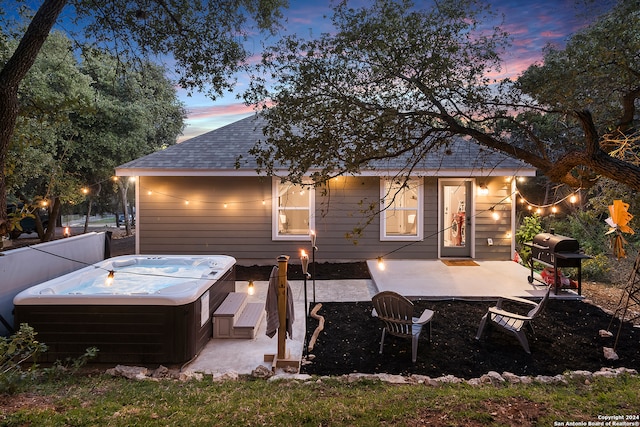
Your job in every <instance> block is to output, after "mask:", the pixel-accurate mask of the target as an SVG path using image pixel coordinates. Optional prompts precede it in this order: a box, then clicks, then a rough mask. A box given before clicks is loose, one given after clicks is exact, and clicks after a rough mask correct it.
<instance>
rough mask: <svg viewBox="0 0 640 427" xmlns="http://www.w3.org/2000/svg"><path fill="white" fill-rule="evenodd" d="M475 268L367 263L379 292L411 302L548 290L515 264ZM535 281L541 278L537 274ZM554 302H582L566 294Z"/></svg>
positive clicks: (495, 263) (414, 262) (530, 295)
mask: <svg viewBox="0 0 640 427" xmlns="http://www.w3.org/2000/svg"><path fill="white" fill-rule="evenodd" d="M474 261H475V264H476V265H474V266H467V265H455V266H449V265H446V264H445V263H443V262H442V261H441V260H426V261H417V260H388V261H387V260H385V261H384V265H385V269H384V270H381V269H379V268H378V262H377V261H376V260H369V261H367V265H368V267H369V271H370V273H371V277H372V279H373V282H374V284H375V286H376V288H377V289H378V291H380V292H382V291H395V292H398V293H399V294H402V295H404V296H406V297H407V298H410V299H496V298H497V297H499V296H501V295H508V296H517V297H521V298H541V297H542V296H543V295H544V293H545V291H546V287H545V285H543V284H542V283H540V282H538V281H534V283H533V284H531V283H529V281H528V279H527V278H528V277H529V275H530V270H529V269H528V268H526V267H524V266H523V265H521V264H518V263H516V262H513V261H478V260H474ZM534 276H535V277H537V278H539V276H538V275H537V274H534ZM552 297H553V298H565V299H575V298H580V297H579V295H578V294H577V292H575V291H572V290H563V291H561V292H559V293H558V295H555V294H553V296H552Z"/></svg>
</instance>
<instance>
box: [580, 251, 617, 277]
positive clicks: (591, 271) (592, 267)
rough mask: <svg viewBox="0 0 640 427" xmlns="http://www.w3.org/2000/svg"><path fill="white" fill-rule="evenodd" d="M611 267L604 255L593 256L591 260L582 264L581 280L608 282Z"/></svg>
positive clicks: (586, 260)
mask: <svg viewBox="0 0 640 427" xmlns="http://www.w3.org/2000/svg"><path fill="white" fill-rule="evenodd" d="M610 271H611V265H610V264H609V257H608V256H606V255H604V254H597V255H594V256H593V258H591V259H585V260H584V261H583V262H582V278H583V279H589V280H594V281H609V280H610V278H609V272H610Z"/></svg>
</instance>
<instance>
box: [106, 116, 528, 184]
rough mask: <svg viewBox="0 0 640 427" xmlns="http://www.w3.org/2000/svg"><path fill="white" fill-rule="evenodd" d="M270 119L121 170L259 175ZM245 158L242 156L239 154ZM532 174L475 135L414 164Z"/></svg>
mask: <svg viewBox="0 0 640 427" xmlns="http://www.w3.org/2000/svg"><path fill="white" fill-rule="evenodd" d="M264 125H265V119H264V118H262V117H260V116H256V115H253V116H250V117H247V118H244V119H241V120H238V121H236V122H233V123H230V124H228V125H226V126H223V127H221V128H218V129H215V130H212V131H210V132H207V133H204V134H202V135H199V136H196V137H194V138H191V139H188V140H186V141H183V142H181V143H178V144H175V145H172V146H170V147H168V148H166V149H164V150H161V151H157V152H155V153H152V154H149V155H146V156H143V157H140V158H138V159H135V160H132V161H130V162H128V163H125V164H123V165H120V166H118V167H117V168H116V174H117V175H119V176H132V175H143V176H144V175H148V176H158V175H184V176H186V175H191V176H193V175H210V176H215V175H255V174H256V169H257V163H256V161H255V158H253V156H250V155H249V154H248V152H249V150H250V149H251V148H252V147H254V146H255V144H256V143H257V142H258V140H260V139H263V138H264V134H263V132H262V129H263V127H264ZM240 155H241V156H242V161H241V162H238V157H239V156H240ZM407 160H409V159H408V158H407V157H402V158H393V159H385V160H383V161H378V162H375V163H372V164H371V165H370V166H371V167H370V168H367V169H365V170H363V171H362V175H372V174H375V175H380V174H383V173H384V172H387V173H389V172H390V171H399V170H402V169H404V168H405V165H406V163H407ZM515 171H521V175H532V174H533V173H535V169H534V168H532V167H531V166H529V165H527V164H526V163H524V162H522V161H520V160H518V159H514V158H512V157H509V156H507V155H505V154H503V153H500V152H497V151H494V150H491V149H489V148H485V147H482V146H480V145H478V144H477V143H475V142H474V141H472V140H466V139H463V138H456V139H454V140H453V141H452V142H451V143H450V144H448V145H447V146H443V147H440V148H439V149H438V150H437V151H435V152H432V153H431V154H430V155H429V156H428V157H427V158H425V159H423V160H422V161H421V162H419V163H418V164H417V165H416V167H415V168H414V169H413V173H415V174H418V175H452V174H453V175H457V176H486V175H512V174H514V173H515Z"/></svg>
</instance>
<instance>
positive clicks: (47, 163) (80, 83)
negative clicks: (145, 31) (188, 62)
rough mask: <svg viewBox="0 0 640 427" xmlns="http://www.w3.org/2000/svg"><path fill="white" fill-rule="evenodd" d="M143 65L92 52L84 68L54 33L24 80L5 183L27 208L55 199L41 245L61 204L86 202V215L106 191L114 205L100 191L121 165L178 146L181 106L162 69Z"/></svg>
mask: <svg viewBox="0 0 640 427" xmlns="http://www.w3.org/2000/svg"><path fill="white" fill-rule="evenodd" d="M139 67H140V70H136V69H134V67H133V66H131V65H130V64H128V63H123V62H121V61H119V60H118V58H115V57H113V56H111V55H109V54H107V53H105V52H102V51H97V50H94V49H91V50H89V51H88V52H85V55H84V60H83V61H82V63H79V62H78V61H77V60H76V59H75V56H74V54H73V49H72V46H71V41H70V40H69V39H68V38H67V37H66V36H64V35H63V34H61V33H57V32H54V33H53V34H52V35H51V36H50V37H49V39H48V40H47V42H46V43H45V44H44V45H43V48H42V51H41V53H40V55H39V56H38V58H37V60H36V62H35V63H34V65H33V66H32V68H31V70H30V71H29V73H27V75H26V76H25V79H24V83H25V84H24V85H23V86H22V87H21V89H20V91H19V95H20V101H21V105H22V108H21V111H20V115H19V117H18V121H17V126H16V133H15V136H16V137H15V138H14V141H13V143H12V145H11V147H10V150H9V158H8V166H10V167H9V168H8V172H7V183H8V188H9V189H11V190H12V193H14V194H16V195H18V196H19V197H18V198H19V199H20V200H21V201H22V202H23V203H25V204H31V205H32V206H33V205H34V202H37V201H50V203H48V207H49V209H50V212H49V218H50V219H51V220H50V221H49V227H48V229H46V230H44V229H43V230H39V234H40V237H41V239H42V240H50V239H51V238H52V237H53V230H55V226H56V222H55V221H54V220H53V219H56V218H58V213H59V209H60V207H61V205H63V204H66V203H76V204H77V203H79V202H81V201H82V200H83V198H85V199H86V202H87V203H86V206H87V218H88V216H89V215H90V213H91V209H92V207H93V204H94V202H96V201H97V200H99V197H100V195H101V193H102V194H105V193H106V194H107V195H108V196H110V199H111V200H113V192H109V191H106V192H103V191H101V190H102V189H103V187H105V186H103V183H105V182H108V183H109V185H106V189H107V190H108V189H109V188H110V187H111V184H112V181H111V177H112V175H113V170H114V168H115V167H116V166H117V165H118V164H121V163H125V162H128V161H130V160H133V159H135V158H137V157H140V156H143V155H145V154H149V153H151V152H153V151H156V150H158V149H161V148H163V147H166V146H168V145H171V144H174V143H175V141H176V137H177V136H178V135H179V134H180V132H181V131H182V129H183V120H184V116H185V112H184V108H183V106H182V104H181V103H180V102H179V101H178V100H177V95H176V89H175V88H174V86H173V85H172V83H171V82H170V81H169V80H168V79H167V78H166V77H165V72H164V69H163V68H162V67H159V66H157V65H154V64H150V63H146V64H145V63H142V64H140V66H139ZM25 153H29V154H30V155H29V156H25V155H24V154H25ZM81 187H82V188H84V189H85V190H87V191H86V193H82V192H81V191H80V189H81ZM125 188H126V187H125ZM124 196H125V198H126V192H125V193H124ZM110 204H113V203H112V202H111V203H110ZM123 206H125V207H126V204H123ZM56 210H57V211H56ZM102 211H104V210H102ZM109 211H110V212H113V209H109ZM127 232H130V229H129V224H127Z"/></svg>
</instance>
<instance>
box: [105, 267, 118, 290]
mask: <svg viewBox="0 0 640 427" xmlns="http://www.w3.org/2000/svg"><path fill="white" fill-rule="evenodd" d="M114 276H115V272H114V271H113V270H109V274H107V278H106V279H105V281H104V284H105V286H111V285H113V277H114Z"/></svg>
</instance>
